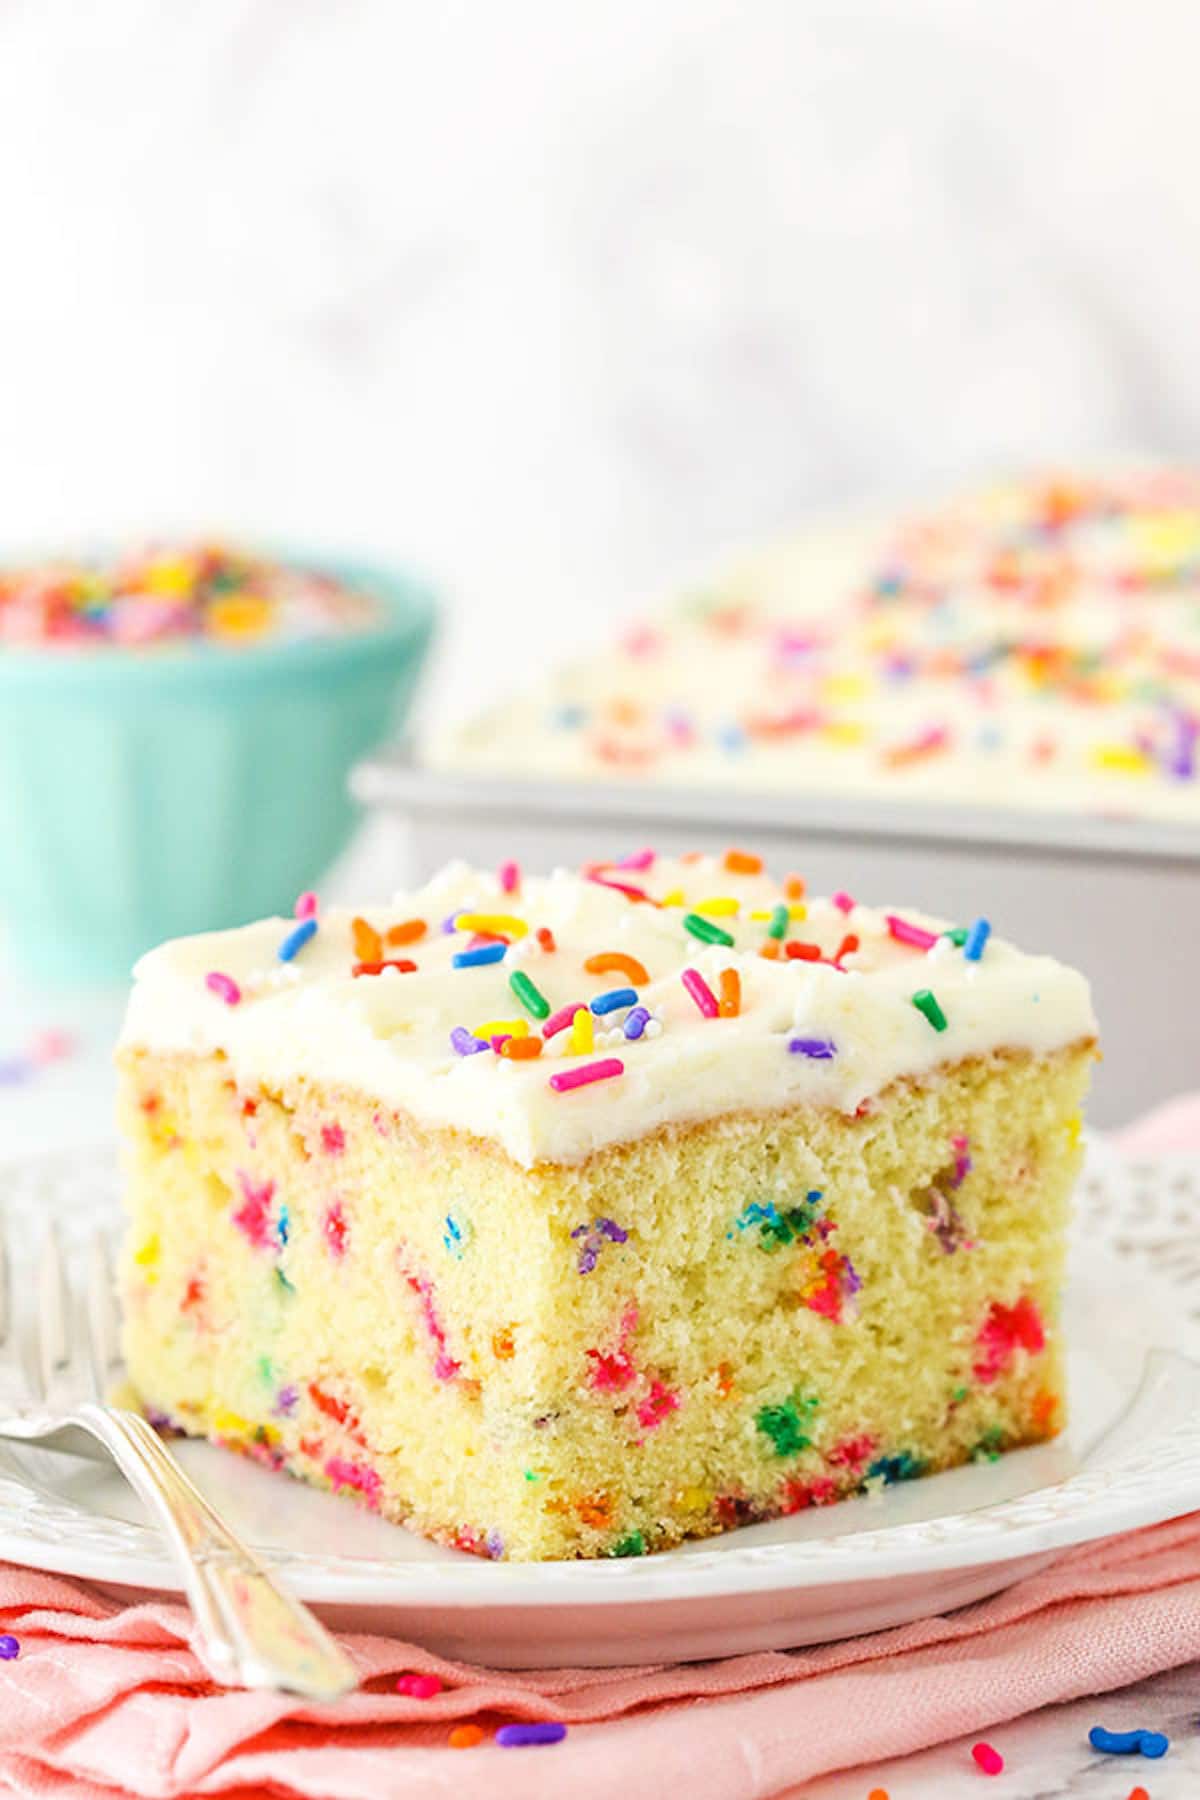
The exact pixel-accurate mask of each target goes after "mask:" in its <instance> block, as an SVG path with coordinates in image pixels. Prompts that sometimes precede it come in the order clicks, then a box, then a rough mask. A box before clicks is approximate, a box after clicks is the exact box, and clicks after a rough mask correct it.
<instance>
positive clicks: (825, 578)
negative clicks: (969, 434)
mask: <svg viewBox="0 0 1200 1800" xmlns="http://www.w3.org/2000/svg"><path fill="white" fill-rule="evenodd" d="M1198 740H1200V477H1198V476H1196V475H1189V474H1188V473H1186V472H1183V471H1175V470H1169V469H1168V470H1157V469H1135V470H1126V471H1122V472H1116V473H1114V474H1111V475H1109V476H1107V477H1105V478H1095V477H1092V478H1082V477H1081V478H1076V479H1075V480H1073V481H1066V482H1064V481H1059V482H1057V483H1055V482H1047V481H1030V482H1024V483H1013V484H1010V485H1008V486H1005V487H998V488H993V489H989V490H986V491H984V492H981V493H978V494H972V495H968V496H967V497H965V498H963V499H961V500H958V501H954V502H952V503H950V504H948V505H946V506H944V507H942V508H941V509H939V510H934V511H932V512H930V513H928V514H926V515H920V516H914V517H908V518H900V519H892V520H879V519H875V520H864V521H862V522H859V523H850V524H844V525H842V526H840V527H823V528H815V529H812V530H810V531H808V532H806V533H805V534H804V535H802V536H800V537H797V538H796V539H795V540H794V541H792V542H790V543H783V544H778V545H775V546H774V547H771V548H769V549H766V550H763V551H760V552H759V553H757V554H755V555H753V556H750V557H747V558H745V559H743V560H741V561H739V562H737V563H735V564H734V565H733V566H731V567H729V568H726V569H723V570H720V571H717V572H716V573H715V574H714V576H713V578H712V579H711V580H710V581H709V582H708V583H706V584H705V586H704V587H703V588H702V589H697V590H695V591H692V592H689V593H684V594H682V595H680V596H679V597H678V599H677V600H675V601H674V602H673V604H671V605H669V606H668V607H667V608H665V609H662V610H659V611H656V612H655V613H653V614H652V615H651V616H650V617H648V618H647V620H646V621H645V623H644V624H642V625H640V626H638V627H637V628H635V629H634V630H631V631H627V632H626V634H625V636H624V637H623V639H622V640H621V641H620V642H618V643H616V644H613V645H612V646H611V647H608V648H605V649H601V650H598V651H597V652H596V653H595V654H594V655H591V656H588V657H586V658H581V659H580V660H579V661H578V662H576V663H574V664H572V665H571V666H569V667H566V668H562V669H560V670H558V671H557V672H555V673H553V674H551V675H550V676H548V677H547V679H546V680H545V681H544V682H543V683H542V684H541V686H540V687H538V688H537V689H535V690H533V691H531V692H530V693H528V694H526V695H523V696H521V697H519V698H518V699H515V700H513V701H511V702H508V701H505V702H502V703H500V704H498V705H497V706H495V707H494V708H492V709H491V710H489V711H488V712H487V713H486V714H485V715H483V716H481V717H478V718H476V719H474V720H472V721H470V722H469V723H468V724H467V725H466V726H464V727H461V728H459V729H456V730H452V731H450V732H448V733H445V734H443V735H441V736H439V737H435V738H434V739H433V740H432V741H431V742H430V744H429V745H428V746H427V748H426V757H427V760H428V761H429V763H430V764H431V765H432V766H434V767H440V768H447V769H452V770H458V771H474V772H477V773H480V774H484V775H503V774H506V775H516V776H524V777H527V778H529V777H532V778H536V779H546V778H553V779H560V780H568V781H578V780H590V781H601V782H621V783H633V784H639V785H641V784H644V785H650V786H653V785H656V784H663V785H667V786H692V787H697V788H702V789H704V790H706V791H711V790H712V789H713V788H718V787H719V788H724V789H729V788H740V789H749V790H755V791H761V792H764V793H766V792H771V791H774V790H778V789H781V788H786V789H787V790H788V791H789V792H791V793H796V792H805V791H807V792H810V793H817V794H821V795H826V796H828V795H830V794H838V793H844V794H847V795H860V796H864V797H871V798H873V799H876V800H878V799H879V798H881V797H884V796H886V797H887V798H889V799H897V800H900V799H912V800H919V801H923V802H926V803H929V802H938V801H952V802H957V803H960V804H962V805H964V806H970V807H972V808H976V807H979V806H980V805H987V806H1000V807H1009V806H1019V807H1033V808H1053V809H1058V810H1063V811H1074V812H1088V813H1097V812H1099V813H1113V814H1119V815H1137V816H1148V817H1155V818H1161V819H1177V820H1190V821H1192V822H1194V821H1196V820H1197V818H1200V747H1198ZM1031 777H1032V779H1031Z"/></svg>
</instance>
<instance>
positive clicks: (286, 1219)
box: [275, 1206, 292, 1250]
mask: <svg viewBox="0 0 1200 1800" xmlns="http://www.w3.org/2000/svg"><path fill="white" fill-rule="evenodd" d="M291 1224H292V1221H291V1216H290V1214H289V1213H288V1209H287V1207H286V1206H281V1207H280V1209H279V1220H278V1223H277V1224H276V1226H275V1235H276V1237H277V1238H278V1239H279V1248H280V1249H281V1250H282V1249H283V1247H284V1245H285V1244H286V1243H287V1241H288V1232H289V1231H290V1230H291Z"/></svg>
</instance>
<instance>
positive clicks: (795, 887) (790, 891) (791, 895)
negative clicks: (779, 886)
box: [783, 875, 808, 900]
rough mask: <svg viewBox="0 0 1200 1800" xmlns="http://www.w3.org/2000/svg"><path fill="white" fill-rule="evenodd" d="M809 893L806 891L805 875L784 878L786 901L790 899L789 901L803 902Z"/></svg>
mask: <svg viewBox="0 0 1200 1800" xmlns="http://www.w3.org/2000/svg"><path fill="white" fill-rule="evenodd" d="M807 891H808V890H807V889H806V887H805V885H804V877H803V875H785V876H784V878H783V892H784V896H785V898H786V899H788V900H803V898H804V896H805V894H806V892H807Z"/></svg>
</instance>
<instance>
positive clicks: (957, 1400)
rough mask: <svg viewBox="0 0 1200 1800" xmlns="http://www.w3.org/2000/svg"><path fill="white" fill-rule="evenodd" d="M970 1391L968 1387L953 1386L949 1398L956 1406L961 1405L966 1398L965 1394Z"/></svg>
mask: <svg viewBox="0 0 1200 1800" xmlns="http://www.w3.org/2000/svg"><path fill="white" fill-rule="evenodd" d="M970 1391H971V1390H970V1388H965V1387H958V1388H955V1390H954V1392H953V1394H951V1396H950V1398H951V1399H952V1400H953V1401H954V1404H955V1405H956V1406H961V1405H962V1403H963V1401H964V1400H965V1399H966V1397H967V1395H968V1394H969V1393H970Z"/></svg>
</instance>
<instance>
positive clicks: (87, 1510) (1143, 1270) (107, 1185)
mask: <svg viewBox="0 0 1200 1800" xmlns="http://www.w3.org/2000/svg"><path fill="white" fill-rule="evenodd" d="M0 1183H2V1193H3V1198H4V1202H5V1209H6V1211H7V1213H8V1217H9V1220H10V1223H11V1224H13V1225H15V1226H16V1228H17V1231H16V1235H17V1237H18V1239H19V1238H20V1237H21V1235H22V1234H24V1235H25V1236H26V1237H27V1236H28V1235H29V1234H30V1233H32V1232H35V1231H36V1230H37V1229H39V1228H40V1226H41V1222H42V1221H44V1220H45V1219H46V1218H48V1217H50V1216H54V1217H57V1218H58V1219H60V1220H61V1222H62V1224H63V1227H64V1234H65V1235H66V1237H67V1238H68V1240H69V1239H70V1238H71V1237H72V1234H73V1233H72V1228H74V1236H75V1237H76V1238H79V1237H80V1236H81V1235H82V1233H81V1228H82V1227H83V1225H84V1224H85V1222H89V1223H91V1222H95V1221H96V1220H97V1218H101V1217H105V1216H108V1215H111V1214H112V1213H113V1212H114V1211H115V1207H116V1177H115V1172H114V1166H113V1162H112V1159H111V1156H110V1155H109V1154H107V1153H99V1154H97V1153H91V1154H88V1155H81V1154H80V1153H79V1152H71V1153H69V1154H61V1155H58V1156H54V1157H48V1158H41V1159H38V1160H36V1161H27V1162H22V1163H20V1164H14V1165H11V1166H10V1167H8V1168H7V1169H6V1170H4V1171H3V1172H0ZM1067 1312H1068V1330H1069V1332H1070V1336H1071V1343H1072V1352H1071V1371H1070V1378H1071V1403H1072V1422H1071V1426H1070V1429H1069V1431H1068V1433H1067V1434H1066V1436H1065V1437H1064V1438H1063V1439H1061V1440H1059V1441H1058V1442H1056V1443H1054V1444H1049V1445H1041V1446H1039V1447H1037V1448H1036V1449H1031V1450H1023V1451H1018V1452H1016V1453H1014V1454H1012V1455H1010V1456H1006V1457H1003V1458H1001V1459H1000V1460H999V1461H998V1462H995V1463H983V1464H980V1465H976V1466H972V1467H968V1468H964V1469H956V1470H952V1471H950V1472H948V1473H947V1474H944V1475H935V1476H930V1477H927V1478H926V1479H924V1480H922V1481H915V1482H908V1483H904V1484H902V1485H900V1486H897V1487H893V1488H890V1489H888V1490H887V1491H886V1492H885V1493H883V1494H882V1495H880V1496H878V1497H873V1498H870V1499H865V1498H864V1499H856V1500H848V1501H844V1502H842V1503H841V1504H840V1505H838V1506H833V1507H828V1508H822V1509H818V1510H816V1511H812V1512H806V1513H800V1514H797V1515H796V1516H794V1517H793V1518H790V1519H782V1520H777V1521H775V1522H774V1523H772V1524H769V1525H754V1526H748V1527H746V1528H744V1529H742V1530H740V1531H735V1532H730V1533H728V1534H727V1535H725V1536H723V1537H720V1538H710V1539H707V1540H704V1541H702V1542H700V1543H697V1544H694V1545H689V1546H684V1547H682V1548H681V1549H678V1550H673V1551H668V1552H666V1553H664V1554H661V1555H658V1556H651V1557H645V1558H640V1559H622V1560H608V1561H601V1562H590V1563H589V1562H572V1563H542V1564H521V1563H489V1562H485V1561H481V1560H480V1559H478V1558H476V1557H472V1556H467V1555H463V1554H460V1553H458V1552H455V1551H451V1550H444V1549H441V1548H439V1547H437V1546H435V1545H432V1544H428V1543H426V1542H425V1541H424V1540H422V1539H419V1538H416V1537H413V1536H411V1535H410V1534H409V1533H407V1532H405V1531H402V1530H401V1529H400V1528H399V1527H397V1526H392V1525H388V1524H386V1523H385V1522H384V1521H382V1520H380V1519H378V1518H374V1517H372V1516H371V1515H369V1514H367V1513H364V1512H361V1511H359V1510H356V1509H355V1507H354V1506H353V1505H352V1504H350V1503H349V1502H348V1501H346V1500H335V1499H333V1498H332V1497H331V1496H329V1495H326V1494H321V1493H317V1492H315V1491H313V1490H311V1489H308V1488H306V1487H304V1486H303V1485H302V1484H300V1483H296V1482H290V1481H287V1480H285V1479H284V1478H283V1477H282V1476H279V1475H272V1474H270V1473H268V1472H266V1471H265V1470H263V1469H261V1468H259V1467H257V1466H256V1465H254V1464H251V1463H249V1462H246V1461H245V1460H243V1459H241V1458H239V1457H237V1456H234V1455H232V1454H230V1453H228V1452H225V1451H221V1450H216V1449H213V1448H211V1447H210V1446H208V1445H205V1444H193V1443H184V1444H181V1445H179V1446H178V1448H179V1454H180V1458H181V1460H182V1461H183V1462H184V1463H185V1465H186V1466H187V1468H188V1470H189V1471H190V1473H191V1474H192V1476H193V1477H194V1479H195V1480H196V1482H197V1483H198V1485H199V1486H200V1487H201V1488H202V1489H204V1491H205V1492H206V1493H207V1494H208V1495H209V1496H210V1498H211V1499H212V1500H213V1501H214V1502H215V1503H216V1504H217V1505H219V1506H220V1507H221V1508H222V1509H223V1510H224V1511H225V1512H226V1514H227V1515H228V1517H229V1519H230V1521H231V1522H232V1523H233V1525H234V1526H235V1527H236V1528H237V1529H238V1530H239V1531H241V1532H242V1533H243V1535H244V1536H245V1537H247V1538H248V1539H249V1540H250V1542H251V1543H253V1544H254V1545H255V1546H256V1547H257V1548H258V1549H259V1550H260V1551H261V1552H262V1553H263V1554H264V1555H265V1556H267V1557H268V1559H269V1560H271V1561H272V1562H273V1563H275V1564H276V1565H277V1566H278V1567H279V1568H280V1569H281V1571H282V1573H283V1576H284V1578H285V1580H286V1581H287V1582H288V1584H289V1585H290V1586H291V1587H292V1588H293V1589H294V1590H295V1591H296V1592H297V1593H298V1594H301V1595H303V1596H304V1597H305V1598H306V1599H308V1600H311V1601H314V1602H316V1603H317V1605H318V1607H319V1609H320V1611H321V1612H322V1613H323V1614H324V1616H325V1617H327V1618H329V1619H331V1620H332V1621H333V1622H334V1623H336V1624H339V1625H342V1626H345V1627H347V1628H353V1629H358V1630H369V1631H387V1632H392V1633H396V1634H399V1635H401V1636H404V1637H407V1638H410V1639H415V1640H417V1641H419V1642H421V1643H423V1644H426V1645H428V1646H429V1647H430V1648H432V1649H435V1650H439V1651H442V1652H444V1653H446V1654H448V1655H453V1656H465V1657H469V1658H471V1659H473V1660H477V1661H480V1662H483V1663H490V1664H492V1665H493V1666H497V1667H502V1668H521V1667H537V1666H541V1667H549V1666H553V1665H555V1664H561V1663H591V1664H594V1665H603V1664H614V1663H627V1662H658V1661H663V1660H673V1659H684V1660H686V1659H689V1658H701V1657H713V1656H721V1655H729V1654H732V1653H734V1652H737V1651H743V1650H759V1649H769V1648H782V1647H785V1646H792V1645H799V1644H811V1643H820V1642H824V1641H827V1640H829V1639H832V1638H837V1637H846V1636H850V1635H853V1634H855V1633H858V1632H864V1631H873V1630H876V1629H879V1628H880V1627H883V1626H886V1625H894V1624H899V1623H901V1622H903V1621H906V1620H908V1619H912V1618H918V1617H922V1616H926V1615H928V1614H930V1613H933V1612H942V1611H945V1610H946V1609H947V1608H949V1607H954V1606H960V1605H963V1604H964V1603H966V1602H967V1601H971V1600H976V1599H979V1598H981V1597H983V1596H984V1595H986V1594H991V1593H995V1592H997V1591H998V1590H1000V1589H1001V1588H1004V1587H1006V1586H1008V1585H1009V1584H1010V1583H1011V1582H1013V1581H1016V1580H1018V1579H1019V1578H1020V1577H1021V1576H1023V1575H1025V1574H1027V1573H1029V1572H1031V1571H1032V1570H1034V1569H1036V1568H1038V1567H1040V1566H1042V1565H1043V1564H1044V1563H1046V1562H1048V1561H1049V1560H1051V1558H1052V1557H1053V1556H1054V1555H1055V1553H1056V1552H1059V1551H1061V1550H1063V1549H1065V1548H1067V1547H1068V1546H1070V1545H1074V1544H1081V1543H1086V1542H1088V1541H1089V1540H1092V1539H1096V1538H1102V1537H1106V1536H1109V1535H1110V1534H1112V1533H1114V1532H1118V1531H1123V1530H1126V1529H1128V1528H1129V1527H1132V1526H1137V1525H1147V1524H1151V1523H1153V1522H1155V1521H1158V1520H1162V1519H1169V1518H1174V1517H1177V1516H1178V1515H1180V1514H1182V1513H1185V1512H1188V1511H1190V1510H1192V1509H1193V1508H1196V1507H1197V1506H1200V1159H1197V1158H1192V1157H1180V1156H1175V1157H1170V1158H1163V1159H1161V1160H1159V1161H1157V1162H1153V1163H1147V1162H1141V1163H1133V1164H1124V1163H1122V1162H1121V1161H1119V1160H1118V1159H1117V1158H1116V1157H1115V1156H1113V1154H1112V1153H1111V1152H1107V1151H1104V1150H1102V1149H1097V1148H1095V1147H1094V1148H1093V1150H1092V1153H1091V1157H1090V1160H1089V1165H1088V1171H1087V1174H1086V1175H1085V1178H1084V1181H1083V1183H1082V1187H1081V1194H1080V1221H1079V1229H1078V1232H1077V1244H1076V1252H1075V1259H1074V1265H1073V1271H1072V1277H1071V1284H1070V1288H1069V1293H1068V1306H1067ZM1193 1359H1196V1360H1193ZM0 1557H3V1558H6V1559H8V1560H11V1561H14V1562H21V1563H27V1564H31V1565H33V1566H34V1567H37V1568H43V1569H52V1570H56V1571H59V1572H61V1573H64V1574H69V1575H77V1576H81V1577H84V1578H87V1579H90V1580H92V1581H94V1582H98V1583H100V1584H101V1585H103V1586H104V1587H105V1588H107V1589H110V1590H112V1591H114V1592H120V1593H122V1594H127V1593H130V1592H146V1591H161V1590H166V1591H168V1592H170V1591H176V1590H177V1583H176V1581H175V1577H174V1572H173V1569H172V1566H171V1563H170V1560H169V1559H168V1557H167V1556H166V1555H164V1553H163V1549H162V1546H161V1542H160V1540H159V1537H158V1535H157V1533H156V1532H155V1531H154V1529H153V1528H152V1527H151V1526H149V1525H148V1524H147V1523H146V1522H145V1520H144V1516H143V1514H142V1513H141V1510H140V1508H139V1506H138V1504H137V1502H136V1501H135V1500H133V1498H132V1497H131V1496H130V1495H129V1493H128V1492H127V1490H126V1489H125V1488H124V1486H123V1484H122V1483H121V1481H120V1480H119V1478H118V1477H116V1476H115V1475H114V1474H112V1473H110V1472H109V1471H108V1470H107V1469H106V1468H103V1467H101V1466H99V1465H94V1464H90V1463H84V1462H82V1461H73V1460H71V1459H70V1458H66V1457H61V1456H57V1455H52V1454H50V1453H48V1452H24V1451H22V1452H16V1451H13V1450H10V1449H9V1448H7V1447H3V1448H0Z"/></svg>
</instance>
